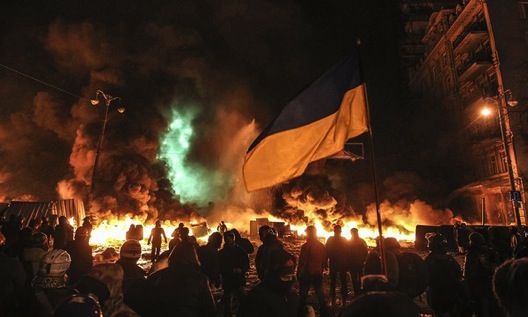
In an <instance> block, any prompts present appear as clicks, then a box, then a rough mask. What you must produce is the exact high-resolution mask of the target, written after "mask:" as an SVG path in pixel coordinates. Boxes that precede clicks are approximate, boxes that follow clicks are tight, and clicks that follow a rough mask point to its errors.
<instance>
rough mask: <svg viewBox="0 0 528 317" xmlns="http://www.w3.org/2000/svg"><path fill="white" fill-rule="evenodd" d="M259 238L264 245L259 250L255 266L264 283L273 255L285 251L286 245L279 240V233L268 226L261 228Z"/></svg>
mask: <svg viewBox="0 0 528 317" xmlns="http://www.w3.org/2000/svg"><path fill="white" fill-rule="evenodd" d="M259 237H260V240H261V241H262V245H261V246H260V247H259V248H258V250H257V254H256V256H255V266H256V269H257V275H258V278H259V279H260V280H261V281H262V280H264V277H265V276H266V272H267V270H268V265H269V262H270V255H271V253H272V252H273V251H275V250H278V249H284V245H283V244H282V242H281V241H280V240H279V239H278V238H277V232H276V231H275V230H274V229H273V228H271V227H270V226H268V225H263V226H262V227H260V228H259Z"/></svg>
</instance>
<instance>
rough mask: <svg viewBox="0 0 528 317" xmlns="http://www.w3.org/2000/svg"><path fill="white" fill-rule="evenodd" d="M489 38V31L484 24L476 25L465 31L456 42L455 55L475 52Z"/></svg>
mask: <svg viewBox="0 0 528 317" xmlns="http://www.w3.org/2000/svg"><path fill="white" fill-rule="evenodd" d="M487 38H488V31H487V30H486V25H485V24H484V23H474V24H472V25H470V26H468V27H466V28H465V29H464V32H462V33H461V34H460V35H459V36H458V37H457V38H456V40H455V41H453V48H454V53H455V55H459V54H461V53H462V52H474V51H475V50H476V49H477V48H478V47H479V46H481V45H482V43H484V42H485V41H486V40H487Z"/></svg>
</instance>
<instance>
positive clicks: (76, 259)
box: [64, 227, 93, 285]
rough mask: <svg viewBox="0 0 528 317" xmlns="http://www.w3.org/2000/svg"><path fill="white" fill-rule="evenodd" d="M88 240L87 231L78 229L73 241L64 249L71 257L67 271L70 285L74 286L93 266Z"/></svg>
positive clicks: (83, 228)
mask: <svg viewBox="0 0 528 317" xmlns="http://www.w3.org/2000/svg"><path fill="white" fill-rule="evenodd" d="M88 239H89V237H88V230H87V229H86V228H85V227H79V228H77V230H76V231H75V240H73V241H70V242H69V243H68V245H66V247H65V248H64V249H65V250H66V251H67V252H68V253H69V254H70V256H71V265H70V269H69V270H68V283H69V284H70V285H75V283H77V282H78V281H79V280H80V279H81V277H82V276H83V275H84V274H86V273H87V272H88V271H89V270H90V269H91V268H92V266H93V256H92V247H91V246H90V244H89V242H88Z"/></svg>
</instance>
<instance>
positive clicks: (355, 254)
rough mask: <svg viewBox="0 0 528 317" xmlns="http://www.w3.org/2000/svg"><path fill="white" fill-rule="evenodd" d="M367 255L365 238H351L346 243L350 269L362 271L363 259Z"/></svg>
mask: <svg viewBox="0 0 528 317" xmlns="http://www.w3.org/2000/svg"><path fill="white" fill-rule="evenodd" d="M367 255H368V246H367V243H366V242H365V240H363V239H361V238H356V239H354V238H352V239H351V240H350V242H349V243H348V257H349V265H350V269H351V270H353V271H360V270H361V271H362V270H363V266H364V265H365V259H366V258H367Z"/></svg>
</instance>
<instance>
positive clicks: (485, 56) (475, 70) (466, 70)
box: [457, 49, 493, 83]
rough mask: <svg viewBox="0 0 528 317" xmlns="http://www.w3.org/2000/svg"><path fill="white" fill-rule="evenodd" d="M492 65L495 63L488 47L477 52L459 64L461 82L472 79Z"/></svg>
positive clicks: (458, 71) (458, 70) (458, 72)
mask: <svg viewBox="0 0 528 317" xmlns="http://www.w3.org/2000/svg"><path fill="white" fill-rule="evenodd" d="M490 67H493V63H492V59H491V54H490V53H489V52H488V51H487V49H483V50H480V51H478V52H475V54H473V55H472V56H471V57H470V58H469V59H468V60H466V61H464V62H462V63H461V64H459V65H458V66H457V74H458V78H459V82H460V83H465V82H468V81H472V80H474V79H475V78H476V77H478V76H479V75H480V74H482V73H483V72H485V71H486V70H488V69H489V68H490Z"/></svg>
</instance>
